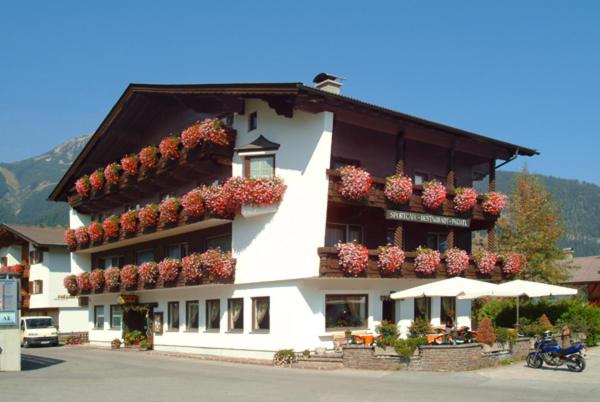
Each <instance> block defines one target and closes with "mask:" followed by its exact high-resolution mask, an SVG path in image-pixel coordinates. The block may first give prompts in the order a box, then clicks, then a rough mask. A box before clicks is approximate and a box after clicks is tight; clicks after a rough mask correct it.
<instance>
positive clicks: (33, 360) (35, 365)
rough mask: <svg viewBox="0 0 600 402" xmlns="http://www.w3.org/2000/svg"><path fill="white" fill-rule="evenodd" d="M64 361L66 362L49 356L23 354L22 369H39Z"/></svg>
mask: <svg viewBox="0 0 600 402" xmlns="http://www.w3.org/2000/svg"><path fill="white" fill-rule="evenodd" d="M64 362H65V361H64V360H59V359H51V358H49V357H41V356H33V355H26V354H21V370H22V371H30V370H38V369H42V368H46V367H50V366H54V365H56V364H61V363H64Z"/></svg>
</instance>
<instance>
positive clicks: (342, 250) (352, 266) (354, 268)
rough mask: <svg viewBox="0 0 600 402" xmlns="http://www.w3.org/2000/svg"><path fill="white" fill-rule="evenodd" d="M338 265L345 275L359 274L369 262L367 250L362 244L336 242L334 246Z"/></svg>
mask: <svg viewBox="0 0 600 402" xmlns="http://www.w3.org/2000/svg"><path fill="white" fill-rule="evenodd" d="M335 247H336V248H337V251H338V259H339V263H340V267H341V268H342V270H343V271H344V273H346V274H347V275H351V276H359V275H361V274H363V273H364V272H365V270H366V269H367V265H368V264H369V250H368V249H367V248H366V247H365V246H363V245H362V244H356V243H338V244H337V245H336V246H335Z"/></svg>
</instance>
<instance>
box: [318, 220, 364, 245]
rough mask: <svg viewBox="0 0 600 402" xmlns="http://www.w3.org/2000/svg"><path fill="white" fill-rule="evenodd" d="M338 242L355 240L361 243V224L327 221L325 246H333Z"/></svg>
mask: <svg viewBox="0 0 600 402" xmlns="http://www.w3.org/2000/svg"><path fill="white" fill-rule="evenodd" d="M339 242H342V243H347V242H357V243H361V244H362V242H363V230H362V226H359V225H346V224H340V223H328V224H327V227H326V229H325V247H333V246H335V245H336V244H338V243H339Z"/></svg>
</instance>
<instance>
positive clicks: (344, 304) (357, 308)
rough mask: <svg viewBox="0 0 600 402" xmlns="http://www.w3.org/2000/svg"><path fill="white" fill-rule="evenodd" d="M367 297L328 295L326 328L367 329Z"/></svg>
mask: <svg viewBox="0 0 600 402" xmlns="http://www.w3.org/2000/svg"><path fill="white" fill-rule="evenodd" d="M367 301H368V296H367V295H326V296H325V327H326V328H327V329H328V330H336V329H339V328H367Z"/></svg>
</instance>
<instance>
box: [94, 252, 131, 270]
mask: <svg viewBox="0 0 600 402" xmlns="http://www.w3.org/2000/svg"><path fill="white" fill-rule="evenodd" d="M98 265H99V266H100V268H104V269H108V268H110V267H119V268H120V267H122V266H123V265H125V257H123V256H122V255H109V256H107V257H102V258H100V259H99V260H98Z"/></svg>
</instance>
